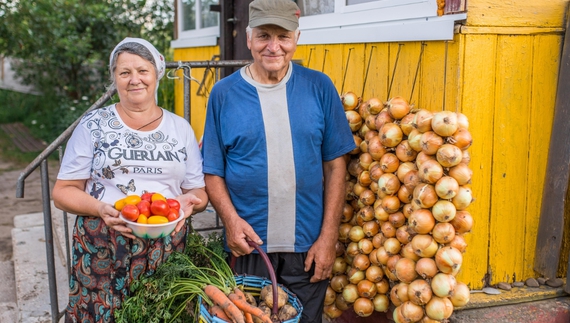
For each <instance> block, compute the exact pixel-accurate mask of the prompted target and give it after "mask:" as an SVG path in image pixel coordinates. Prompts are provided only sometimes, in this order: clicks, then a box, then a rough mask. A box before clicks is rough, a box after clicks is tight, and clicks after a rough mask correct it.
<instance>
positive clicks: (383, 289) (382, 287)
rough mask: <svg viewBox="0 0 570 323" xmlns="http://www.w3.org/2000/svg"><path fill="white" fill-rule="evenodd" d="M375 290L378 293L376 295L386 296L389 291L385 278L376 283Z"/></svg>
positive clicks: (388, 284)
mask: <svg viewBox="0 0 570 323" xmlns="http://www.w3.org/2000/svg"><path fill="white" fill-rule="evenodd" d="M382 271H384V269H382ZM376 290H377V291H378V294H384V295H385V294H388V292H389V291H390V283H389V282H388V280H387V279H386V278H383V279H382V280H381V281H379V282H377V283H376Z"/></svg>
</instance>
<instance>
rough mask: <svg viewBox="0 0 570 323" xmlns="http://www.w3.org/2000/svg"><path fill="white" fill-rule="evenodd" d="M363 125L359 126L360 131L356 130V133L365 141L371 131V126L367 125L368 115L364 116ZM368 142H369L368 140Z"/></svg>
mask: <svg viewBox="0 0 570 323" xmlns="http://www.w3.org/2000/svg"><path fill="white" fill-rule="evenodd" d="M361 117H362V126H360V128H358V131H357V132H356V134H357V135H358V136H359V137H360V138H362V140H363V141H366V139H365V138H367V137H368V132H370V128H368V126H367V125H366V122H365V121H366V118H367V116H362V115H361ZM367 143H368V142H367Z"/></svg>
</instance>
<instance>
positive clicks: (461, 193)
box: [451, 185, 474, 211]
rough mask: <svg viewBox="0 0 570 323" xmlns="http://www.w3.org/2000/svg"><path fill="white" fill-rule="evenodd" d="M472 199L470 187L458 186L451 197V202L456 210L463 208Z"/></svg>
mask: <svg viewBox="0 0 570 323" xmlns="http://www.w3.org/2000/svg"><path fill="white" fill-rule="evenodd" d="M473 201H474V199H473V195H472V192H471V188H469V187H468V186H465V185H463V186H459V190H458V191H457V195H455V197H453V199H452V200H451V202H452V203H453V205H455V208H456V209H457V210H460V211H461V210H465V209H466V208H467V207H468V206H469V205H470V204H471V203H472V202H473Z"/></svg>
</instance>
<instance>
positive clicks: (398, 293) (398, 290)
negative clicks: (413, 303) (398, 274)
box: [390, 283, 409, 306]
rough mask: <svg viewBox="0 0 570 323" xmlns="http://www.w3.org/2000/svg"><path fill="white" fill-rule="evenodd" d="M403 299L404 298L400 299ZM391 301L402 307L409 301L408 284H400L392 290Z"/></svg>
mask: <svg viewBox="0 0 570 323" xmlns="http://www.w3.org/2000/svg"><path fill="white" fill-rule="evenodd" d="M400 297H402V298H400ZM390 301H391V302H392V304H394V306H400V305H402V303H404V302H407V301H409V299H408V284H406V283H398V284H396V285H394V287H392V289H391V290H390Z"/></svg>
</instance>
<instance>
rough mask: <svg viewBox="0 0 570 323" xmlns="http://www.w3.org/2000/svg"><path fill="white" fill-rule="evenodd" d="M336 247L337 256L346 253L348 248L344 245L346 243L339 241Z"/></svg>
mask: <svg viewBox="0 0 570 323" xmlns="http://www.w3.org/2000/svg"><path fill="white" fill-rule="evenodd" d="M334 248H335V255H336V256H337V257H340V256H342V255H344V252H345V251H346V248H345V247H344V243H342V242H340V241H337V242H336V243H335V245H334Z"/></svg>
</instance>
